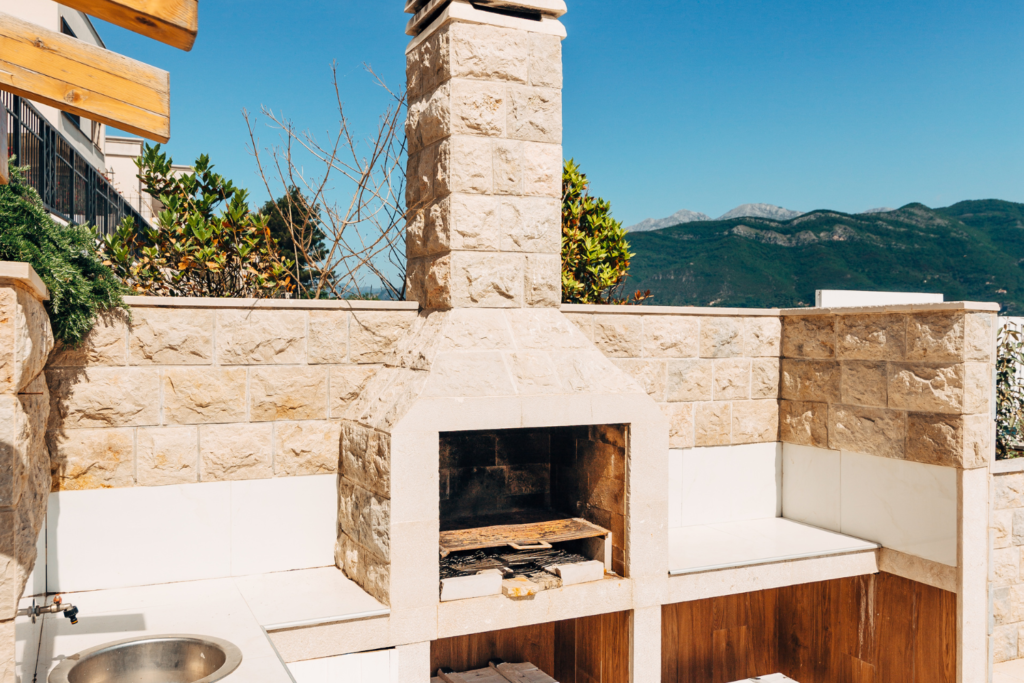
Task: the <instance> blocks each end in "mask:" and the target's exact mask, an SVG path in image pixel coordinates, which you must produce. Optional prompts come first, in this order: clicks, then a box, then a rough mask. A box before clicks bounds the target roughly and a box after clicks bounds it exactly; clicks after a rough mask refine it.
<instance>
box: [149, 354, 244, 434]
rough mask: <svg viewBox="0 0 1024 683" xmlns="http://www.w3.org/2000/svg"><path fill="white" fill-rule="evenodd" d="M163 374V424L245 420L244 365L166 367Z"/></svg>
mask: <svg viewBox="0 0 1024 683" xmlns="http://www.w3.org/2000/svg"><path fill="white" fill-rule="evenodd" d="M163 375H164V376H163V387H164V423H165V424H179V425H188V424H211V423H225V422H245V411H246V405H245V384H246V369H245V368H202V369H200V368H169V369H167V370H164V373H163Z"/></svg>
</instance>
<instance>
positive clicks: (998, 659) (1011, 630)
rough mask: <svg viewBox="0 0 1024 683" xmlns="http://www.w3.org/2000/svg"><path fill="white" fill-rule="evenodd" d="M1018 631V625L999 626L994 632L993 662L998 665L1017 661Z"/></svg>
mask: <svg viewBox="0 0 1024 683" xmlns="http://www.w3.org/2000/svg"><path fill="white" fill-rule="evenodd" d="M1018 630H1019V629H1018V627H1017V625H1016V624H1011V625H1009V626H999V627H996V628H995V630H993V632H992V661H994V662H995V663H996V664H1000V663H1002V662H1009V661H1011V660H1014V659H1017V640H1018V637H1019V633H1018Z"/></svg>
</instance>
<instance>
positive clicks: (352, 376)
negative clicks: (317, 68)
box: [331, 365, 381, 418]
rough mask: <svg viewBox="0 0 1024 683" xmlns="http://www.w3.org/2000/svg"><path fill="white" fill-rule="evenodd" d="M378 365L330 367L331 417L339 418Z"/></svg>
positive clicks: (357, 395) (364, 386)
mask: <svg viewBox="0 0 1024 683" xmlns="http://www.w3.org/2000/svg"><path fill="white" fill-rule="evenodd" d="M380 367H381V366H379V365H344V366H339V367H333V368H331V417H332V418H340V417H343V416H344V415H345V411H346V410H347V409H348V407H349V406H350V405H352V404H353V403H354V402H355V400H356V399H357V398H359V394H361V393H362V391H363V389H364V388H366V385H367V383H368V382H369V381H370V378H371V377H373V376H374V375H375V374H376V373H377V371H378V370H380Z"/></svg>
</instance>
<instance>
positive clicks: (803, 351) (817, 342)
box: [782, 315, 836, 358]
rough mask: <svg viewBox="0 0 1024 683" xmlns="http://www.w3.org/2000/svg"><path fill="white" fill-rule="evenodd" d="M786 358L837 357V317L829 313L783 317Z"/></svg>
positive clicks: (783, 345)
mask: <svg viewBox="0 0 1024 683" xmlns="http://www.w3.org/2000/svg"><path fill="white" fill-rule="evenodd" d="M782 356H783V357H784V358H835V356H836V319H835V317H833V316H829V315H809V316H806V317H801V316H785V317H783V318H782Z"/></svg>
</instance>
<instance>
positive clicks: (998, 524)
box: [992, 510, 1024, 614]
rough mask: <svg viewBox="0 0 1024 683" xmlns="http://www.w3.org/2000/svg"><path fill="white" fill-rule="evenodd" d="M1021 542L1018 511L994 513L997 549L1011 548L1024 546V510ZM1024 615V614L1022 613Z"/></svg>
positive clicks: (993, 526)
mask: <svg viewBox="0 0 1024 683" xmlns="http://www.w3.org/2000/svg"><path fill="white" fill-rule="evenodd" d="M1019 512H1020V542H1019V543H1018V542H1017V529H1016V526H1017V525H1016V521H1017V513H1018V511H1017V510H994V511H993V512H992V529H993V530H994V531H995V532H996V538H995V546H994V547H996V548H1009V547H1010V546H1012V545H1024V510H1020V511H1019ZM1022 614H1024V612H1022Z"/></svg>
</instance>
